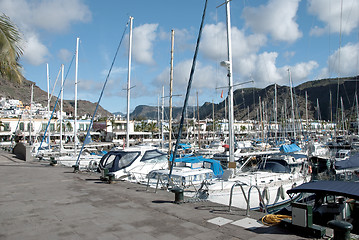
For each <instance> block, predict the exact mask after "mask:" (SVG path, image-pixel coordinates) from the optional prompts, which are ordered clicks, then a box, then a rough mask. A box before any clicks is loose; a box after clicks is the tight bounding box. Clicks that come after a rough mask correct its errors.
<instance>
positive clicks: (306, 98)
mask: <svg viewBox="0 0 359 240" xmlns="http://www.w3.org/2000/svg"><path fill="white" fill-rule="evenodd" d="M305 119H306V122H307V127H306V128H307V132H308V127H309V124H308V93H307V91H305Z"/></svg>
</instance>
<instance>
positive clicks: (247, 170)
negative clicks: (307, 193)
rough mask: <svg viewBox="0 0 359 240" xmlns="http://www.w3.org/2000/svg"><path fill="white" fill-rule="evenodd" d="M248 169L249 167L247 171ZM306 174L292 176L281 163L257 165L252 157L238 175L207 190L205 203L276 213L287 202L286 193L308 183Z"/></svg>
mask: <svg viewBox="0 0 359 240" xmlns="http://www.w3.org/2000/svg"><path fill="white" fill-rule="evenodd" d="M248 166H250V167H248ZM309 178H310V176H309V175H307V171H301V172H293V171H291V169H290V167H289V165H288V163H287V162H286V161H284V160H275V161H272V160H269V159H267V160H265V161H259V162H258V161H256V159H255V158H253V157H251V158H250V159H248V161H247V162H246V163H245V164H243V165H242V166H241V167H240V168H239V169H237V172H236V173H234V174H232V173H231V171H230V169H227V170H225V172H224V174H223V178H222V179H218V180H214V181H212V182H211V183H209V184H208V185H207V186H206V189H205V191H206V192H207V196H208V198H207V199H208V200H209V201H212V202H216V203H220V204H225V205H227V204H229V206H233V207H237V208H241V209H252V210H264V209H266V210H267V212H275V211H278V210H279V209H281V208H282V207H283V206H285V205H286V204H288V203H289V202H290V200H291V199H290V197H289V195H288V194H286V191H287V190H289V189H291V188H293V187H294V186H297V185H300V184H302V183H304V182H307V181H308V180H309Z"/></svg>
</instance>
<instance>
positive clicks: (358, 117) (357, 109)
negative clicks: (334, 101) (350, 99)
mask: <svg viewBox="0 0 359 240" xmlns="http://www.w3.org/2000/svg"><path fill="white" fill-rule="evenodd" d="M355 105H356V111H357V127H358V135H359V108H358V95H357V93H356V92H355Z"/></svg>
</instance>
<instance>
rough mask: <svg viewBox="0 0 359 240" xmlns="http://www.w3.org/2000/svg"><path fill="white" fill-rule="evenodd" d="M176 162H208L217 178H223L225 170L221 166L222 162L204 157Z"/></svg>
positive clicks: (181, 159) (182, 159)
mask: <svg viewBox="0 0 359 240" xmlns="http://www.w3.org/2000/svg"><path fill="white" fill-rule="evenodd" d="M171 159H172V158H171ZM175 162H185V163H198V162H208V163H210V164H211V170H212V171H213V174H214V176H215V177H218V178H220V177H222V176H223V168H222V166H221V163H220V161H217V160H214V159H209V158H204V157H203V156H191V157H182V158H176V159H175Z"/></svg>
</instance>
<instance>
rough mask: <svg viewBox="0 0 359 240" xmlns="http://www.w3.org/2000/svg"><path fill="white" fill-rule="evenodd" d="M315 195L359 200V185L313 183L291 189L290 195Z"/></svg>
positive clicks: (332, 182) (350, 183)
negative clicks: (304, 193)
mask: <svg viewBox="0 0 359 240" xmlns="http://www.w3.org/2000/svg"><path fill="white" fill-rule="evenodd" d="M302 192H307V193H315V194H323V195H336V196H343V197H349V198H353V199H356V200H359V183H358V182H344V181H313V182H308V183H303V184H302V185H300V186H298V187H295V188H292V189H289V190H288V191H287V193H288V194H290V193H302Z"/></svg>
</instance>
